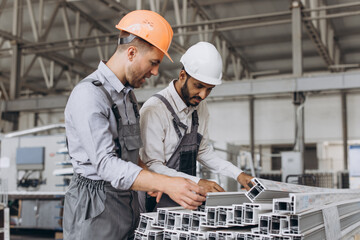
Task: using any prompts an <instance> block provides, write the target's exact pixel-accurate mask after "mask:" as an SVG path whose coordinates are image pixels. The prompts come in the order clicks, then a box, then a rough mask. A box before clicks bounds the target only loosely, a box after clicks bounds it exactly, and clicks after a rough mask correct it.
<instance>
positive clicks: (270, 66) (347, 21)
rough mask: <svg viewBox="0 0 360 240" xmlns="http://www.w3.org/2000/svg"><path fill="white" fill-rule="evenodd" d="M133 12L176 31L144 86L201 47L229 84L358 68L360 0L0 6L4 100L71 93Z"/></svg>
mask: <svg viewBox="0 0 360 240" xmlns="http://www.w3.org/2000/svg"><path fill="white" fill-rule="evenodd" d="M136 9H149V10H153V11H156V12H158V13H160V14H161V15H162V16H164V17H165V18H166V19H167V20H168V21H169V22H170V24H171V25H172V27H173V30H174V39H173V41H172V45H171V47H170V55H171V56H172V58H173V60H174V63H171V62H170V61H169V60H168V59H165V58H164V61H163V63H162V65H161V67H160V74H159V75H158V76H156V77H152V78H151V79H149V80H148V81H147V83H146V84H145V86H144V88H145V89H149V88H154V87H163V86H165V85H166V84H167V83H168V82H169V81H170V80H171V79H173V78H176V77H177V75H178V72H179V69H180V68H181V64H180V63H179V59H180V57H181V55H182V54H183V53H184V52H185V50H186V49H187V48H188V47H190V46H191V45H192V44H194V43H196V42H198V41H209V42H212V43H213V44H214V45H215V46H216V47H217V48H218V50H219V51H220V53H221V55H222V58H223V69H224V73H223V78H224V81H225V82H239V81H247V80H249V79H252V80H253V81H258V80H260V79H262V78H264V79H266V78H269V77H272V78H277V77H284V76H303V75H304V74H317V73H326V74H331V73H334V72H344V71H350V70H354V69H355V70H358V69H359V67H360V65H359V63H360V27H359V23H360V2H359V1H357V0H303V1H290V0H271V1H270V0H173V1H171V0H136V1H135V0H92V1H89V0H67V1H65V0H1V1H0V89H1V91H0V92H1V99H3V100H6V101H9V100H16V99H27V98H33V97H44V96H52V95H57V96H58V95H62V96H67V95H68V94H69V93H70V91H71V89H72V88H73V87H74V85H75V84H76V83H77V82H78V81H79V80H81V79H82V78H83V77H85V76H87V75H88V74H89V73H91V72H92V71H93V70H95V69H96V67H97V65H98V63H99V61H100V60H101V59H103V60H106V59H108V58H109V57H110V56H111V54H112V53H113V51H114V49H115V47H116V42H117V35H118V30H117V29H116V28H115V25H116V24H117V23H118V21H119V20H120V19H121V17H122V16H124V15H125V14H126V13H128V12H130V11H132V10H136Z"/></svg>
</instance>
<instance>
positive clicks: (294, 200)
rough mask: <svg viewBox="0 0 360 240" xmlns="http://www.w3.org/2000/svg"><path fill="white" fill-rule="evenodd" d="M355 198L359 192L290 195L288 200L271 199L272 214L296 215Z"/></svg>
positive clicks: (358, 196)
mask: <svg viewBox="0 0 360 240" xmlns="http://www.w3.org/2000/svg"><path fill="white" fill-rule="evenodd" d="M356 198H360V191H354V190H352V191H348V190H346V191H343V190H340V192H314V193H290V194H289V198H274V199H273V204H274V206H273V212H274V213H291V214H297V213H301V212H304V211H307V210H310V209H314V208H319V207H322V206H324V205H325V204H328V203H332V202H340V201H345V200H351V199H356Z"/></svg>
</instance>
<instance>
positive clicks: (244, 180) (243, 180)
mask: <svg viewBox="0 0 360 240" xmlns="http://www.w3.org/2000/svg"><path fill="white" fill-rule="evenodd" d="M253 178H254V177H252V176H250V175H247V174H246V173H244V172H242V173H240V175H239V176H238V177H237V181H238V182H239V183H240V184H241V185H242V186H244V187H245V189H246V190H247V191H249V190H250V186H249V185H248V184H249V183H251V179H253Z"/></svg>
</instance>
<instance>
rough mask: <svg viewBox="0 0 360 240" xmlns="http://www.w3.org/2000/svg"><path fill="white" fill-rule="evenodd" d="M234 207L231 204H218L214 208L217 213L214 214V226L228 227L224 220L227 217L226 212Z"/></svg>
mask: <svg viewBox="0 0 360 240" xmlns="http://www.w3.org/2000/svg"><path fill="white" fill-rule="evenodd" d="M233 209H234V207H233V206H218V207H217V208H216V211H217V214H216V226H217V227H228V225H227V223H228V221H226V219H227V217H228V215H229V214H228V212H232V211H233Z"/></svg>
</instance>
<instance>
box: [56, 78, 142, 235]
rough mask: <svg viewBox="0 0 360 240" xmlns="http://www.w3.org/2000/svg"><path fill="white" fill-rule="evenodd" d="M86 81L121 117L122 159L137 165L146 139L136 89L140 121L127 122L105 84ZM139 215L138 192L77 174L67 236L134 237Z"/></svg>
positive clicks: (67, 207)
mask: <svg viewBox="0 0 360 240" xmlns="http://www.w3.org/2000/svg"><path fill="white" fill-rule="evenodd" d="M83 82H92V83H93V84H94V85H95V86H97V87H98V88H99V90H101V91H102V92H103V93H104V94H105V95H106V97H107V99H108V100H109V103H110V104H111V105H110V106H111V110H112V112H113V114H114V115H115V118H116V120H117V129H118V137H117V138H116V139H114V142H115V145H116V153H117V155H118V157H119V158H121V159H122V160H125V161H131V162H133V163H135V164H137V161H138V157H139V148H140V147H142V141H141V137H140V125H139V118H140V115H139V111H138V108H137V101H136V98H135V96H134V94H133V92H132V91H130V92H129V94H130V95H129V97H130V101H131V103H132V105H133V109H134V112H135V115H136V123H135V124H129V125H125V124H123V122H122V120H121V116H120V113H119V110H118V108H117V105H116V104H115V103H114V101H113V100H112V98H111V96H110V94H109V93H108V91H107V90H106V89H105V88H104V86H102V83H101V82H100V81H97V80H92V79H84V80H83V81H82V83H83ZM139 215H140V212H139V202H138V196H137V192H135V191H131V190H128V191H125V190H119V189H115V188H114V187H112V186H111V184H110V183H109V182H105V181H102V180H91V179H88V178H85V177H82V176H80V175H78V174H76V173H74V176H73V178H72V181H71V183H70V186H69V189H68V191H67V192H66V194H65V203H64V216H65V217H64V222H63V228H64V239H65V240H69V239H74V240H82V239H83V240H89V239H94V240H99V239H106V240H115V239H133V237H134V230H135V229H136V227H137V225H138V221H139Z"/></svg>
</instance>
